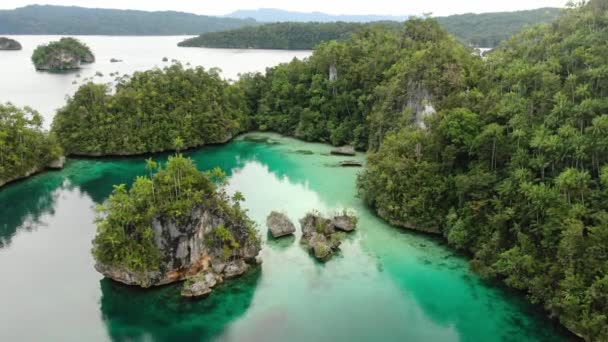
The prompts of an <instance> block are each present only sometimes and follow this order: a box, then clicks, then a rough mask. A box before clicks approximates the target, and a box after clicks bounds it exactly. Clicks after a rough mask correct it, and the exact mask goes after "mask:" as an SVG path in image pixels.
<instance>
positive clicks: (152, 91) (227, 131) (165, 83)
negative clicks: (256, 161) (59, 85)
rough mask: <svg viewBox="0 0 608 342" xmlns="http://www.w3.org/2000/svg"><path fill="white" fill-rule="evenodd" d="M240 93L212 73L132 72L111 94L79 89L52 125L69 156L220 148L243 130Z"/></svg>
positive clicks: (173, 67)
mask: <svg viewBox="0 0 608 342" xmlns="http://www.w3.org/2000/svg"><path fill="white" fill-rule="evenodd" d="M246 122H247V120H246V117H245V103H244V97H243V95H242V93H241V91H240V90H239V89H237V88H235V87H230V86H229V85H228V82H226V81H224V80H222V79H221V77H220V75H219V72H218V70H217V69H211V70H208V71H207V70H205V69H203V68H201V67H199V68H195V69H184V68H183V67H182V65H180V64H174V65H171V66H170V67H166V68H164V69H162V70H159V69H156V70H150V71H145V72H136V73H135V74H133V76H132V77H130V78H129V77H128V78H123V80H122V81H121V82H120V83H119V84H118V86H117V89H116V93H115V94H113V95H110V94H109V93H108V89H106V87H105V86H103V85H98V84H93V83H88V84H85V85H83V86H81V87H80V88H79V89H78V91H77V92H76V93H75V94H74V96H73V97H72V98H70V99H69V100H68V103H67V105H66V106H65V107H64V108H62V109H60V110H59V111H58V113H57V115H56V116H55V119H54V121H53V128H52V130H53V132H54V133H55V134H56V135H57V137H58V139H59V141H60V142H61V144H62V146H64V147H65V149H66V151H67V153H69V154H83V155H106V154H115V155H120V154H125V155H129V154H141V153H147V152H158V151H165V150H182V149H184V148H189V147H194V146H201V145H204V144H209V143H218V142H224V141H226V140H227V139H229V138H230V137H232V136H233V135H234V134H236V133H238V132H241V131H242V130H244V129H245V128H246V126H247V123H246Z"/></svg>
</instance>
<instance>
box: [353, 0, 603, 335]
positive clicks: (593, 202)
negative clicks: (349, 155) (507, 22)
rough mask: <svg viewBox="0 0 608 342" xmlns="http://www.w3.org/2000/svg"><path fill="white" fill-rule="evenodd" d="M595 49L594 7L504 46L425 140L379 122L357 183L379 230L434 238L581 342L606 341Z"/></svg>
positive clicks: (599, 82)
mask: <svg viewBox="0 0 608 342" xmlns="http://www.w3.org/2000/svg"><path fill="white" fill-rule="evenodd" d="M418 32H421V33H424V32H426V31H425V30H420V31H418ZM606 41H608V2H607V1H605V0H592V1H589V2H587V3H586V4H583V5H579V6H576V8H573V9H570V10H568V11H567V13H566V15H564V16H563V17H561V18H560V19H558V20H557V21H556V22H555V23H554V24H553V25H551V26H540V27H534V28H531V29H529V30H526V31H525V32H523V33H521V34H519V35H517V36H515V37H513V38H512V39H510V40H508V41H507V42H505V43H504V44H503V45H501V47H500V48H499V49H498V50H496V51H495V52H493V53H492V54H490V56H489V57H488V60H487V61H486V62H485V65H484V66H483V68H482V69H481V71H480V72H479V73H478V75H477V76H476V77H472V78H467V77H465V78H461V79H460V81H461V82H464V83H465V84H468V85H467V86H466V87H467V88H468V89H467V91H466V92H465V93H461V94H459V95H454V92H451V95H447V99H445V100H444V101H443V104H442V106H441V108H439V109H440V110H439V111H438V112H437V114H435V115H433V116H432V117H430V118H428V119H427V120H426V122H425V123H426V125H425V126H424V128H421V127H412V126H407V125H402V124H398V125H395V123H399V120H398V116H394V117H393V119H392V120H389V121H388V123H389V124H390V125H392V126H397V128H396V129H397V130H398V132H397V133H389V134H387V135H386V136H385V137H384V139H383V141H382V143H381V144H380V146H379V149H378V150H377V151H375V152H373V153H372V154H370V155H369V160H368V164H367V169H366V170H365V171H364V172H363V173H362V175H361V176H360V178H359V189H360V193H361V195H362V196H363V197H364V198H365V200H366V201H367V202H368V203H369V204H370V205H371V206H373V207H374V208H376V210H377V211H378V212H379V213H380V214H381V215H382V216H383V217H385V218H387V219H388V220H390V221H391V222H394V223H398V224H401V225H404V226H408V227H414V228H418V229H421V230H427V231H428V227H432V226H436V227H438V231H439V232H440V233H442V234H443V235H444V236H445V237H446V238H447V241H448V242H449V243H450V244H451V245H452V246H454V247H456V248H458V249H461V250H463V251H465V252H468V253H470V254H471V255H472V256H473V261H472V265H473V267H474V268H475V269H476V270H477V271H479V272H480V273H481V274H482V275H484V276H487V277H495V278H498V279H501V280H503V281H504V282H505V283H506V284H507V285H509V286H511V287H514V288H516V289H519V290H522V291H526V292H527V293H528V296H529V298H530V300H531V301H533V302H535V303H541V304H542V305H544V307H545V308H546V309H547V310H548V311H549V312H550V313H551V314H552V315H554V316H556V317H558V318H559V320H560V321H561V322H562V323H564V324H565V325H566V326H567V327H568V328H569V329H571V330H573V331H575V332H577V333H578V334H580V335H582V336H584V337H585V339H586V340H589V341H604V340H607V339H608V329H607V328H606V327H607V326H608V325H607V318H606V317H608V306H607V305H606V302H607V301H606V293H607V292H606V284H607V281H606V279H607V274H608V248H607V246H608V206H607V203H608V188H607V186H608V176H607V174H608V166H607V165H608V159H607V158H608V154H607V153H606V152H607V150H606V148H607V147H608V140H607V138H606V137H607V136H608V135H607V134H606V133H608V130H607V128H608V119H607V116H606V113H608V97H607V95H608V82H606V77H605V76H606V75H608V67H607V66H608V44H606ZM433 58H438V56H434V57H433ZM430 64H431V65H432V63H430ZM419 68H420V69H423V70H424V69H426V67H419ZM461 70H463V71H461V72H459V73H458V74H462V73H463V72H464V73H465V74H466V73H467V71H466V68H463V69H461ZM469 70H471V71H475V70H477V71H475V72H478V71H479V70H480V69H475V68H470V69H469ZM400 72H403V71H400ZM441 82H442V83H445V82H447V81H446V80H443V81H441ZM401 84H402V85H403V84H404V83H401ZM402 88H403V87H402ZM475 88H476V89H475ZM430 89H433V87H431V88H430ZM434 89H441V87H439V88H434ZM455 90H458V88H455ZM474 93H477V94H474ZM447 104H449V105H447ZM383 117H384V118H386V117H387V116H386V114H384V116H383ZM380 122H381V123H382V122H384V121H383V120H381V121H380Z"/></svg>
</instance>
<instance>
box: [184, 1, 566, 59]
mask: <svg viewBox="0 0 608 342" xmlns="http://www.w3.org/2000/svg"><path fill="white" fill-rule="evenodd" d="M269 11H270V12H269ZM239 13H240V12H239ZM255 13H257V14H259V15H258V16H254V17H253V18H255V19H256V20H260V21H277V22H279V21H283V20H293V22H280V23H276V22H275V23H270V24H265V25H262V26H257V27H246V28H241V29H235V30H229V31H222V32H212V33H204V34H201V35H200V36H198V37H195V38H190V39H187V40H185V41H183V42H181V43H179V44H178V45H179V46H183V47H209V48H239V49H247V48H254V49H294V50H298V49H307V50H308V49H313V48H314V47H315V46H316V45H317V44H319V43H321V42H323V41H330V40H338V41H340V40H344V39H346V38H348V37H349V36H350V35H352V34H353V33H355V32H356V31H358V30H360V29H361V28H363V27H365V26H370V25H383V26H386V27H387V28H389V29H392V30H400V29H401V28H402V23H401V22H398V21H388V20H386V21H378V20H371V18H369V19H370V20H365V22H366V23H363V22H364V20H357V21H358V22H326V21H329V20H330V19H333V20H342V19H343V16H333V17H332V16H328V15H321V14H322V13H321V14H318V15H313V14H310V15H309V16H305V15H304V14H302V16H298V15H297V14H298V13H297V12H287V11H278V10H259V11H256V12H255ZM560 13H561V10H560V9H557V8H541V9H537V10H529V11H517V12H502V13H483V14H463V15H452V16H448V17H438V18H435V19H436V20H437V21H438V22H439V24H440V25H441V26H443V27H444V28H445V29H446V30H447V31H449V32H450V33H452V34H453V35H455V36H456V37H457V38H458V40H460V41H461V42H462V43H463V44H465V45H469V46H475V47H487V48H493V47H496V46H498V45H499V44H500V43H501V42H502V41H504V40H506V39H507V38H509V37H510V36H512V35H513V34H515V33H517V32H519V31H521V30H522V29H523V28H524V27H526V26H532V25H536V24H541V23H549V22H552V21H553V20H555V19H556V18H557V17H558V16H559V15H560ZM298 18H300V19H301V18H307V19H309V20H311V21H315V22H300V21H301V20H299V19H298ZM374 18H375V17H374ZM380 18H382V19H388V18H390V17H378V18H376V19H380ZM271 19H272V20H271ZM344 19H346V20H348V18H344ZM353 21H355V20H353Z"/></svg>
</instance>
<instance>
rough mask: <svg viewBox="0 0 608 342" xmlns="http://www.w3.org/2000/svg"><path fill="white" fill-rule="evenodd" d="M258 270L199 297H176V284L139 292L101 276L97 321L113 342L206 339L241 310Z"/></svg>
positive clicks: (241, 311)
mask: <svg viewBox="0 0 608 342" xmlns="http://www.w3.org/2000/svg"><path fill="white" fill-rule="evenodd" d="M260 274H261V270H260V268H257V269H254V270H251V271H250V272H248V273H247V274H245V275H244V276H242V277H241V278H239V280H238V281H227V282H224V283H223V284H221V285H218V286H217V287H215V288H214V289H213V292H212V293H211V294H210V295H209V296H208V297H207V298H205V299H201V300H192V299H185V298H181V297H180V290H181V287H180V286H179V285H169V286H164V287H162V288H156V289H151V290H142V289H138V288H134V287H130V286H125V285H121V284H117V283H115V282H112V281H110V280H108V279H103V280H101V281H100V282H99V283H100V287H101V311H102V312H103V320H104V322H105V323H106V325H107V328H108V333H109V335H110V336H111V337H112V339H114V340H117V341H124V340H141V339H144V338H146V339H151V340H153V341H199V340H210V339H212V338H214V337H216V336H217V335H218V334H220V333H221V332H222V330H223V329H224V328H225V327H226V326H227V325H228V324H229V323H231V322H232V321H234V320H236V319H238V318H239V317H240V316H242V315H243V314H244V313H245V312H246V311H247V309H248V308H249V306H250V305H251V299H252V298H253V294H254V292H255V289H256V286H257V283H258V281H259V280H260Z"/></svg>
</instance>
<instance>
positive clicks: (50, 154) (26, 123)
mask: <svg viewBox="0 0 608 342" xmlns="http://www.w3.org/2000/svg"><path fill="white" fill-rule="evenodd" d="M62 153H63V151H62V150H61V148H60V147H59V144H57V142H56V141H55V139H53V138H52V137H51V136H49V134H48V133H47V132H45V131H43V130H42V116H40V114H38V113H37V112H35V111H34V110H32V109H30V108H27V107H26V108H23V109H21V108H17V107H15V106H13V105H11V104H10V103H7V104H0V186H2V185H4V184H5V183H6V182H9V181H11V180H15V179H19V178H21V177H25V176H28V175H29V174H31V173H33V172H37V171H42V170H44V169H45V168H46V167H47V166H48V165H49V164H51V163H52V162H53V161H55V160H56V159H57V158H59V157H60V156H61V155H62Z"/></svg>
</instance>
